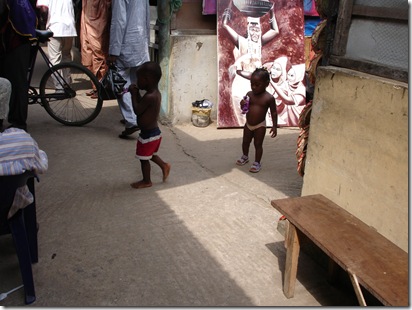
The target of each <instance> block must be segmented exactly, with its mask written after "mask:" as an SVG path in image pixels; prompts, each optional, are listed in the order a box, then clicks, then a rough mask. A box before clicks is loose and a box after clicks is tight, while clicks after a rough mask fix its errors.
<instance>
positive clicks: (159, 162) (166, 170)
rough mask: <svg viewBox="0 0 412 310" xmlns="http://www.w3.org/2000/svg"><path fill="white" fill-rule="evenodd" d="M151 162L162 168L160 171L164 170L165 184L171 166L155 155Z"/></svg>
mask: <svg viewBox="0 0 412 310" xmlns="http://www.w3.org/2000/svg"><path fill="white" fill-rule="evenodd" d="M151 161H153V162H154V163H155V164H156V165H158V166H159V167H160V169H162V173H163V182H165V181H166V179H167V177H168V176H169V173H170V167H171V165H170V164H169V163H165V162H164V161H163V160H162V159H161V158H160V157H159V156H158V155H153V157H152V158H151Z"/></svg>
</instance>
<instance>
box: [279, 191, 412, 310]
mask: <svg viewBox="0 0 412 310" xmlns="http://www.w3.org/2000/svg"><path fill="white" fill-rule="evenodd" d="M272 206H273V207H274V208H276V209H277V210H278V211H279V212H280V213H281V214H282V215H284V216H286V219H287V220H288V221H289V225H288V229H287V232H286V235H285V246H286V248H287V252H286V264H285V272H284V284H283V292H284V294H285V296H286V297H287V298H292V297H293V295H294V291H295V282H296V273H297V267H298V257H299V251H300V239H301V237H302V234H304V235H305V236H307V237H308V238H309V239H310V240H312V241H313V242H314V243H315V244H316V245H317V246H318V247H319V248H320V249H321V250H322V251H323V252H325V253H326V254H327V255H328V256H329V258H330V259H332V260H333V261H334V262H335V263H337V264H338V265H339V266H340V267H342V268H343V270H345V271H346V272H348V274H349V277H350V279H351V281H352V284H353V287H354V289H355V293H356V296H357V298H358V301H359V304H360V305H365V306H366V303H365V299H364V297H363V294H362V290H361V287H360V285H361V286H362V287H363V288H364V289H366V290H368V291H369V292H370V293H371V294H372V295H373V296H375V297H376V298H377V299H378V300H379V301H380V302H382V303H383V304H384V305H386V306H409V295H408V293H409V290H408V254H407V253H406V252H405V251H403V250H402V249H401V248H399V247H398V246H396V245H395V244H393V243H392V242H391V241H389V240H388V239H386V238H385V237H383V236H382V235H381V234H379V233H378V232H377V231H376V230H375V229H373V228H372V227H370V226H368V225H366V224H365V223H364V222H362V221H361V220H359V219H358V218H356V217H355V216H353V215H351V214H350V213H349V212H347V211H346V210H344V209H342V208H341V207H339V206H338V205H337V204H335V203H334V202H332V201H330V200H329V199H327V198H326V197H324V196H322V195H310V196H304V197H297V198H286V199H278V200H273V201H272Z"/></svg>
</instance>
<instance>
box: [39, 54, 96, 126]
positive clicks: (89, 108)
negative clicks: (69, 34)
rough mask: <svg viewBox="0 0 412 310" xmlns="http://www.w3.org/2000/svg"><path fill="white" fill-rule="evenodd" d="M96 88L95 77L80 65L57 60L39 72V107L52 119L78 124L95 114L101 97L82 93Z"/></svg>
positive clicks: (90, 118)
mask: <svg viewBox="0 0 412 310" xmlns="http://www.w3.org/2000/svg"><path fill="white" fill-rule="evenodd" d="M93 88H94V89H97V90H100V83H99V81H98V80H97V78H96V76H95V75H94V74H93V73H92V72H91V71H90V70H88V69H87V68H85V67H84V66H82V65H81V64H78V63H74V62H66V63H60V64H57V65H55V66H53V67H51V68H50V69H49V70H47V71H46V73H45V74H44V75H43V77H42V79H41V81H40V87H39V89H40V98H41V102H42V104H43V107H44V108H45V109H46V111H47V113H49V114H50V116H51V117H53V118H54V119H55V120H56V121H58V122H60V123H62V124H64V125H68V126H82V125H84V124H87V123H89V122H91V121H92V120H94V119H95V118H96V117H97V115H99V113H100V111H101V109H102V105H103V100H102V99H100V98H95V99H93V98H91V96H87V95H86V93H88V92H90V90H92V89H93Z"/></svg>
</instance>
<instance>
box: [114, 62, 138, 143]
mask: <svg viewBox="0 0 412 310" xmlns="http://www.w3.org/2000/svg"><path fill="white" fill-rule="evenodd" d="M118 68H119V71H118V72H119V74H120V75H121V76H122V77H123V78H124V79H125V80H126V81H127V83H126V85H125V88H128V87H129V85H130V84H132V83H135V82H136V68H135V67H133V68H122V67H119V66H118ZM117 103H118V104H119V108H120V112H121V113H122V116H123V118H124V120H125V121H126V122H125V127H126V130H125V131H127V129H129V128H136V127H137V121H136V115H135V114H134V111H133V105H132V97H131V95H130V93H129V92H127V93H125V94H123V96H120V97H119V98H117ZM125 131H124V132H123V133H125ZM135 131H136V130H135ZM133 132H134V131H133ZM133 132H131V133H133ZM123 133H122V134H123ZM131 133H130V134H131ZM125 136H127V134H125Z"/></svg>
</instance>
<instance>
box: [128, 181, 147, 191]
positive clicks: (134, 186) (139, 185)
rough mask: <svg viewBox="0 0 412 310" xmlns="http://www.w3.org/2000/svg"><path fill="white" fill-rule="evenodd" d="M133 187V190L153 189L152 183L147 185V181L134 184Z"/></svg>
mask: <svg viewBox="0 0 412 310" xmlns="http://www.w3.org/2000/svg"><path fill="white" fill-rule="evenodd" d="M130 186H131V187H133V188H137V189H139V188H146V187H151V186H152V182H150V183H146V182H145V181H139V182H134V183H132V184H130Z"/></svg>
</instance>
